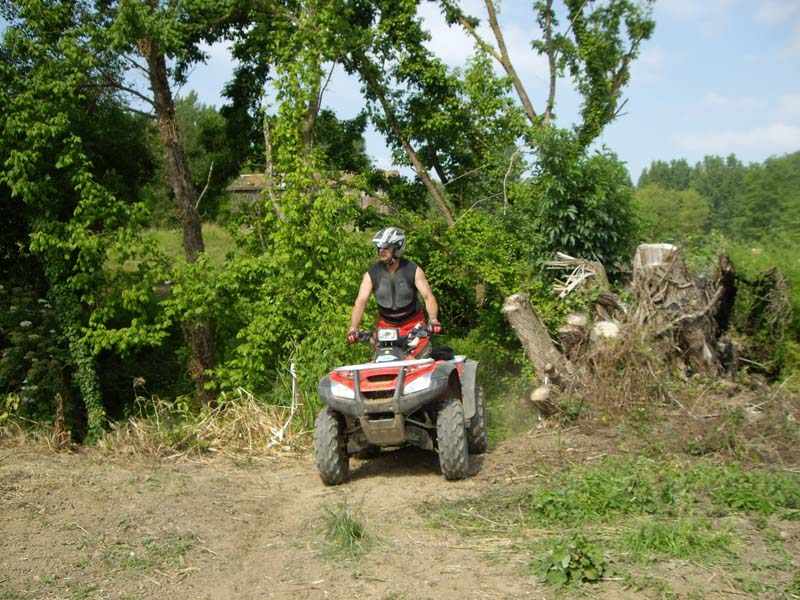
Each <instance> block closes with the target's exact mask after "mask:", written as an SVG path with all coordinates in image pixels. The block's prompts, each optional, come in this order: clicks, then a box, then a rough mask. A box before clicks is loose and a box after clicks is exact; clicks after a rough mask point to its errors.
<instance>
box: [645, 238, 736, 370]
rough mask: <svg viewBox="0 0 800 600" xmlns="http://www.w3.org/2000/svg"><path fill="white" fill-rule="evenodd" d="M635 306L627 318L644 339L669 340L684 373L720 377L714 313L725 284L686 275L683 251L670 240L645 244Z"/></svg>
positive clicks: (720, 368)
mask: <svg viewBox="0 0 800 600" xmlns="http://www.w3.org/2000/svg"><path fill="white" fill-rule="evenodd" d="M633 286H634V293H635V295H636V307H635V310H634V312H633V315H632V319H631V322H632V323H633V324H635V325H637V326H639V327H641V328H643V329H644V330H645V335H646V336H648V337H656V338H668V339H669V341H670V346H671V347H673V348H677V349H678V350H679V351H680V353H679V355H678V357H677V358H678V359H679V360H680V362H682V363H683V365H684V366H685V368H686V370H687V371H693V372H697V373H700V374H703V375H706V376H709V377H717V376H719V375H720V372H721V370H722V367H721V365H720V361H719V357H718V354H717V352H718V351H717V337H718V328H717V323H716V321H715V318H714V317H715V315H716V312H717V309H718V307H719V305H720V301H721V299H722V296H723V292H724V289H725V288H724V287H723V286H715V285H709V282H708V280H707V279H706V278H694V277H692V276H691V275H689V273H688V271H687V270H686V264H685V263H684V259H683V253H682V252H681V251H680V249H679V248H677V247H676V246H672V245H671V244H643V245H641V246H639V248H638V249H637V250H636V257H635V259H634V270H633Z"/></svg>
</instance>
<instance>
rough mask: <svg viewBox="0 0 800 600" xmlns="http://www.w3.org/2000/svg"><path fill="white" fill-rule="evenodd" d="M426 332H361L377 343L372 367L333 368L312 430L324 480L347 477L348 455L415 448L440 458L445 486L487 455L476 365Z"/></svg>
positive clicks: (321, 385) (324, 384) (418, 329)
mask: <svg viewBox="0 0 800 600" xmlns="http://www.w3.org/2000/svg"><path fill="white" fill-rule="evenodd" d="M429 336H430V334H429V332H428V329H427V328H426V327H424V326H421V325H418V326H416V327H414V328H413V329H412V330H411V331H410V332H409V333H408V335H406V336H401V335H400V330H398V329H378V330H376V331H359V332H358V333H357V339H358V340H359V341H363V342H372V343H374V344H375V346H374V347H375V352H374V355H373V359H372V361H371V362H368V363H365V364H360V365H349V366H344V367H338V368H336V369H334V370H333V371H332V372H331V373H329V374H328V375H325V376H324V377H323V378H322V379H321V380H320V382H319V397H320V400H321V401H322V403H323V404H325V405H326V406H325V407H324V408H323V409H322V410H321V411H320V413H319V414H318V415H317V419H316V423H315V426H314V457H315V460H316V463H317V469H318V470H319V474H320V477H321V478H322V481H323V482H324V483H326V484H328V485H337V484H340V483H342V482H343V481H345V480H346V479H347V478H348V475H349V464H350V456H352V455H354V454H366V455H369V454H371V453H375V452H379V451H380V449H381V448H384V447H397V446H404V445H408V444H411V445H414V446H418V447H420V448H423V449H426V450H435V451H437V452H438V454H439V465H440V468H441V470H442V474H443V475H444V476H445V478H447V479H463V478H464V477H466V476H467V474H468V471H469V454H470V453H473V454H480V453H482V452H485V451H486V447H487V439H486V405H485V400H484V397H483V389H482V388H481V386H480V385H478V384H477V383H476V374H477V368H478V363H477V362H476V361H474V360H469V359H467V358H466V357H465V356H455V355H453V353H452V351H450V350H449V349H446V348H433V349H432V351H431V352H430V355H431V356H430V357H429V358H419V356H422V355H424V354H425V352H423V350H424V349H425V347H426V346H427V345H428V344H430V339H429Z"/></svg>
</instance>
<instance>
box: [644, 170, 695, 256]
mask: <svg viewBox="0 0 800 600" xmlns="http://www.w3.org/2000/svg"><path fill="white" fill-rule="evenodd" d="M635 197H636V205H637V209H638V212H639V215H640V219H641V220H642V222H643V226H642V231H641V236H642V239H644V240H645V241H647V242H651V243H662V242H668V243H672V244H676V245H680V246H685V245H686V243H687V242H690V241H692V240H693V239H695V238H698V237H700V236H702V235H704V234H706V233H708V229H709V226H710V224H711V221H710V215H711V209H710V205H709V201H708V199H706V198H704V197H703V196H701V195H700V194H699V193H698V192H696V191H694V190H685V191H675V190H670V189H664V188H662V187H659V186H658V185H655V184H650V185H648V186H646V187H644V188H641V187H640V188H639V189H638V190H636V196H635Z"/></svg>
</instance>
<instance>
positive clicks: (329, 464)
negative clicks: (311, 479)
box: [314, 408, 350, 485]
mask: <svg viewBox="0 0 800 600" xmlns="http://www.w3.org/2000/svg"><path fill="white" fill-rule="evenodd" d="M314 460H315V461H316V463H317V470H318V471H319V476H320V477H321V478H322V481H323V482H324V483H325V484H327V485H339V484H340V483H342V482H343V481H345V480H346V479H347V477H348V475H349V474H350V458H349V457H348V456H347V438H346V435H345V424H344V418H343V417H342V416H341V415H340V414H339V413H337V412H336V411H334V410H333V409H331V408H324V409H323V410H321V411H320V413H319V414H318V415H317V420H316V422H315V423H314Z"/></svg>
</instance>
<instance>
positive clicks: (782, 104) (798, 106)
mask: <svg viewBox="0 0 800 600" xmlns="http://www.w3.org/2000/svg"><path fill="white" fill-rule="evenodd" d="M778 117H779V118H781V119H784V120H789V119H791V120H795V119H799V120H800V94H787V95H785V96H780V97H779V98H778Z"/></svg>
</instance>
